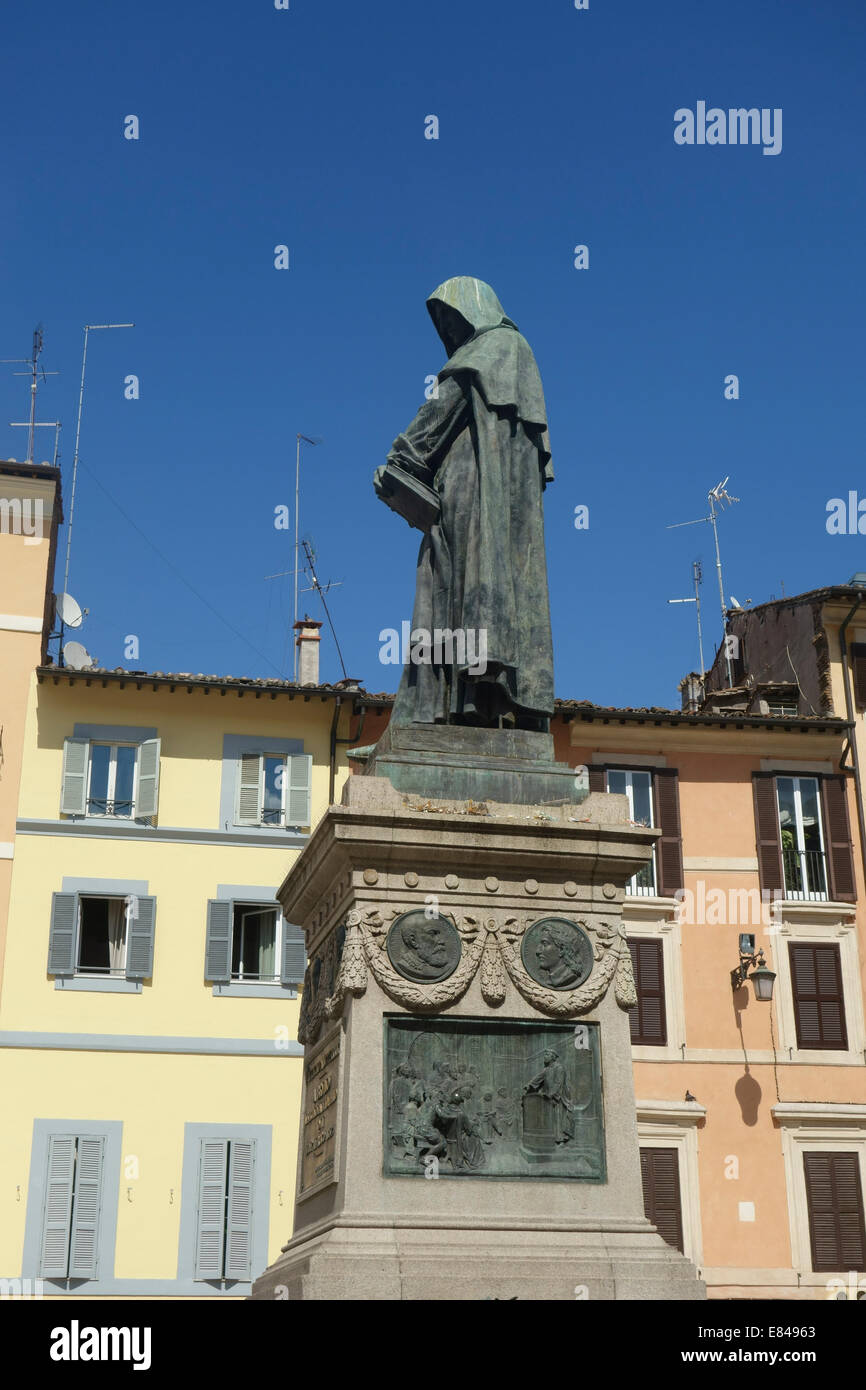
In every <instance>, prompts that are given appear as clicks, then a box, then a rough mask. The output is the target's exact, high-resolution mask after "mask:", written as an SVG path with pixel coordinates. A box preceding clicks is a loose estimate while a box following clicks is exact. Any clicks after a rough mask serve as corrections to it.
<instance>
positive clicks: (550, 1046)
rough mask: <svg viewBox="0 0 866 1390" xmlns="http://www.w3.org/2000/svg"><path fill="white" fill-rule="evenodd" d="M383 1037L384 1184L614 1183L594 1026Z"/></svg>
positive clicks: (457, 1028) (390, 1031) (487, 1027)
mask: <svg viewBox="0 0 866 1390" xmlns="http://www.w3.org/2000/svg"><path fill="white" fill-rule="evenodd" d="M384 1026H385V1048H384V1056H385V1090H384V1097H385V1104H384V1110H385V1114H384V1126H383V1128H384V1155H385V1156H384V1172H385V1175H386V1176H387V1177H420V1178H424V1177H427V1176H433V1175H434V1174H435V1176H437V1177H440V1178H445V1177H475V1178H523V1177H528V1178H533V1179H538V1178H556V1179H559V1180H576V1181H582V1182H604V1181H605V1179H606V1170H605V1150H604V1118H603V1109H602V1091H601V1053H600V1043H599V1025H598V1024H597V1023H581V1024H577V1025H575V1024H574V1023H553V1022H547V1021H541V1020H540V1021H538V1022H534V1021H523V1020H517V1019H490V1018H486V1019H475V1018H433V1019H427V1018H413V1017H411V1016H407V1015H405V1014H401V1015H386V1017H385V1020H384ZM433 1160H435V1163H434V1162H433Z"/></svg>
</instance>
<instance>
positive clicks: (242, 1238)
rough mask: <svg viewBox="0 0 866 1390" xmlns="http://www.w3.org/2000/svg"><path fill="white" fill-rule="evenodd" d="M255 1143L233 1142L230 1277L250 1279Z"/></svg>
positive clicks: (228, 1230)
mask: <svg viewBox="0 0 866 1390" xmlns="http://www.w3.org/2000/svg"><path fill="white" fill-rule="evenodd" d="M255 1155H256V1146H255V1143H254V1142H253V1141H251V1140H247V1139H233V1140H232V1141H231V1144H230V1145H229V1208H228V1219H227V1222H226V1276H225V1277H226V1278H227V1279H249V1278H250V1261H251V1257H252V1237H253V1181H254V1177H255Z"/></svg>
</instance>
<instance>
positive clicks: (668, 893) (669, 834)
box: [653, 767, 683, 898]
mask: <svg viewBox="0 0 866 1390" xmlns="http://www.w3.org/2000/svg"><path fill="white" fill-rule="evenodd" d="M653 791H654V793H655V822H656V825H657V827H658V828H659V829H660V830H661V832H662V835H661V839H660V840H659V842H658V845H657V847H656V854H657V856H658V877H659V894H660V895H661V897H663V898H672V897H673V896H674V895H675V894H676V893H678V892H679V891H680V889H681V888H682V887H683V846H682V837H681V833H680V798H679V777H678V775H677V771H676V769H675V768H672V767H658V768H656V769H655V770H654V772H653Z"/></svg>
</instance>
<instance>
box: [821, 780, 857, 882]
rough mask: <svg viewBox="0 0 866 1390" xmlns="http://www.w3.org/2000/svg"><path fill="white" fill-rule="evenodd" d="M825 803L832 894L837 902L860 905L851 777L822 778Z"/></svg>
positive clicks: (825, 827)
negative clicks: (851, 822) (850, 812)
mask: <svg viewBox="0 0 866 1390" xmlns="http://www.w3.org/2000/svg"><path fill="white" fill-rule="evenodd" d="M821 791H822V795H823V801H824V834H825V839H826V843H827V861H828V864H829V866H830V892H831V893H832V895H833V897H834V899H835V900H836V902H840V903H853V902H855V901H856V896H857V895H856V892H855V888H854V854H853V851H852V848H851V828H850V825H849V822H848V779H847V777H839V776H836V777H822V778H821Z"/></svg>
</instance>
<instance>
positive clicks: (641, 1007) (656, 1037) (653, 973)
mask: <svg viewBox="0 0 866 1390" xmlns="http://www.w3.org/2000/svg"><path fill="white" fill-rule="evenodd" d="M628 949H629V952H630V953H631V963H632V969H633V971H634V981H635V987H636V989H637V1005H636V1007H635V1008H633V1009H630V1010H629V1024H630V1026H631V1040H632V1042H633V1043H634V1044H636V1045H643V1046H646V1047H664V1046H665V1044H666V1043H667V1040H668V1035H667V1020H666V1017H665V975H664V955H663V951H664V947H663V946H662V943H661V942H660V941H640V940H634V939H629V943H628Z"/></svg>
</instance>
